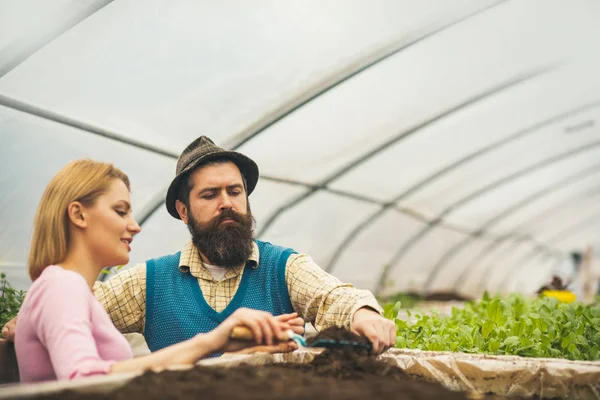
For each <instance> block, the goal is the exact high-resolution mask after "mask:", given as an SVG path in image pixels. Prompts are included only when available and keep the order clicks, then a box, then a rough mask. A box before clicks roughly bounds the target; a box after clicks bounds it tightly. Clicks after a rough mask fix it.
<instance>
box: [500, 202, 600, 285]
mask: <svg viewBox="0 0 600 400" xmlns="http://www.w3.org/2000/svg"><path fill="white" fill-rule="evenodd" d="M587 218H589V219H584V220H583V221H578V222H577V223H576V224H574V225H571V226H569V227H568V228H567V229H563V230H562V231H560V232H559V235H560V236H564V235H565V234H567V235H568V234H571V233H573V232H577V231H578V230H580V229H581V228H583V227H584V226H585V225H587V224H588V223H589V222H590V220H592V221H595V220H597V219H600V213H595V214H592V216H591V217H589V216H588V217H587ZM586 228H587V227H586ZM560 236H558V237H556V235H555V238H554V240H555V241H557V240H561V238H560ZM538 252H539V251H538V250H532V251H531V252H530V253H529V254H531V255H533V254H536V253H538ZM529 254H528V255H529ZM528 255H526V256H525V257H523V258H521V259H525V258H526V257H527V256H528ZM511 271H512V269H511V270H510V271H508V272H511ZM507 275H510V274H507ZM507 279H508V277H507V278H506V279H505V280H504V281H503V282H501V283H500V287H505V286H506V280H507Z"/></svg>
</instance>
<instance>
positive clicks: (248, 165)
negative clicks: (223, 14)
mask: <svg viewBox="0 0 600 400" xmlns="http://www.w3.org/2000/svg"><path fill="white" fill-rule="evenodd" d="M217 158H219V159H222V158H224V159H229V160H231V162H233V163H234V164H235V165H237V167H238V168H239V170H240V173H241V174H242V176H243V177H244V179H245V180H246V191H247V192H248V195H250V194H251V193H252V192H253V191H254V188H255V187H256V183H257V182H258V176H259V171H258V166H257V165H256V163H255V162H254V161H252V159H250V158H249V157H246V156H245V155H243V154H242V153H238V152H236V151H226V150H225V151H216V152H213V153H210V154H205V155H203V156H201V157H198V158H197V159H195V160H193V161H192V162H190V163H189V164H188V165H187V166H186V167H185V168H184V169H183V171H181V172H180V173H179V174H178V175H177V176H176V177H175V178H174V179H173V181H172V182H171V184H170V185H169V189H168V190H167V197H166V199H165V203H166V206H167V211H168V212H169V214H171V216H172V217H173V218H176V219H181V217H180V216H179V213H178V212H177V208H176V207H175V203H176V201H177V197H178V195H179V185H180V184H181V181H182V180H183V178H184V177H185V176H186V175H188V174H189V173H191V172H192V171H193V170H194V169H196V168H198V166H200V165H201V164H204V163H206V162H209V161H211V160H214V159H217Z"/></svg>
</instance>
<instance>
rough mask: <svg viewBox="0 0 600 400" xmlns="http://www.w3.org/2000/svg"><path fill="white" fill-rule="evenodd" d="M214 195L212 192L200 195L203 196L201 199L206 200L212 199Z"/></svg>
mask: <svg viewBox="0 0 600 400" xmlns="http://www.w3.org/2000/svg"><path fill="white" fill-rule="evenodd" d="M214 197H215V195H214V194H207V195H205V196H202V198H203V199H206V200H210V199H213V198H214Z"/></svg>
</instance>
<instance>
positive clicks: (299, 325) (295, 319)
mask: <svg viewBox="0 0 600 400" xmlns="http://www.w3.org/2000/svg"><path fill="white" fill-rule="evenodd" d="M275 319H276V320H278V321H279V322H282V323H287V324H288V325H289V326H290V329H291V330H293V331H294V333H297V334H298V335H304V320H303V319H302V318H300V317H299V316H298V313H297V312H293V313H290V314H281V315H278V316H276V317H275Z"/></svg>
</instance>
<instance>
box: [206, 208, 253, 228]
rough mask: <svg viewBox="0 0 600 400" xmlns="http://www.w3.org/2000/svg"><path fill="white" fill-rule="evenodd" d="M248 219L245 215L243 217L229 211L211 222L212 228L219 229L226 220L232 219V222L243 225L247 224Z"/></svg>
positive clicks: (222, 212) (224, 211) (223, 212)
mask: <svg viewBox="0 0 600 400" xmlns="http://www.w3.org/2000/svg"><path fill="white" fill-rule="evenodd" d="M246 218H247V217H246V216H245V215H242V214H240V213H238V212H236V211H233V210H231V209H227V210H223V211H221V214H219V215H217V216H216V217H214V218H213V219H212V221H211V222H210V226H211V227H213V228H217V227H218V226H219V225H220V224H221V222H223V221H225V220H226V219H231V220H233V221H235V222H237V223H238V224H242V225H243V224H244V223H245V222H246Z"/></svg>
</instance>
